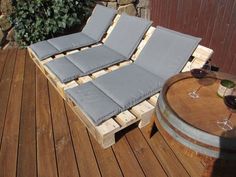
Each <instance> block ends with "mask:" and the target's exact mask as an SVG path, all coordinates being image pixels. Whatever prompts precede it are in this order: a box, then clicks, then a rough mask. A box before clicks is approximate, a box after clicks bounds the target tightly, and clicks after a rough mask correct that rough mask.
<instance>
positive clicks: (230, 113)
mask: <svg viewBox="0 0 236 177" xmlns="http://www.w3.org/2000/svg"><path fill="white" fill-rule="evenodd" d="M232 114H233V113H232V111H229V116H228V118H227V119H226V122H228V121H229V120H230V119H231V116H232Z"/></svg>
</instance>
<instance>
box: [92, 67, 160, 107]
mask: <svg viewBox="0 0 236 177" xmlns="http://www.w3.org/2000/svg"><path fill="white" fill-rule="evenodd" d="M92 83H93V84H94V85H96V86H97V87H98V88H99V89H100V90H102V91H103V92H104V93H105V94H106V95H107V96H109V97H110V98H111V99H112V100H114V101H115V102H116V103H117V104H119V105H120V107H121V108H122V110H126V109H128V108H130V107H132V106H134V105H136V104H137V103H139V102H141V101H143V100H144V99H146V98H148V97H150V96H151V95H153V94H155V93H157V92H158V91H160V89H161V87H162V85H163V83H164V80H163V79H161V78H159V77H158V76H155V75H154V74H152V73H151V72H149V71H146V70H145V69H143V68H141V67H140V66H138V65H136V64H130V65H128V66H126V67H123V68H121V69H119V70H116V71H114V72H112V73H109V74H105V75H103V76H101V77H99V78H97V79H95V80H93V81H92Z"/></svg>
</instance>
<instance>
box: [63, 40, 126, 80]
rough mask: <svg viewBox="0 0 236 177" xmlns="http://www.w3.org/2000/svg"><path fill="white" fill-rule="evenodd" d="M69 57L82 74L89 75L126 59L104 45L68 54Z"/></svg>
mask: <svg viewBox="0 0 236 177" xmlns="http://www.w3.org/2000/svg"><path fill="white" fill-rule="evenodd" d="M67 58H68V59H69V60H70V61H71V62H72V63H73V64H74V65H76V66H77V67H78V68H79V69H80V70H81V71H82V72H83V74H82V75H81V76H83V75H88V74H90V73H92V72H95V71H98V70H100V69H102V68H105V67H107V66H110V65H113V64H115V63H118V62H121V61H123V60H125V59H126V58H125V57H124V56H122V55H120V54H119V53H117V52H116V51H114V50H112V49H109V48H107V47H106V46H104V45H100V46H97V47H93V48H90V49H87V50H83V51H80V52H77V53H74V54H71V55H68V56H67Z"/></svg>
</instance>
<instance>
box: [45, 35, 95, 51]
mask: <svg viewBox="0 0 236 177" xmlns="http://www.w3.org/2000/svg"><path fill="white" fill-rule="evenodd" d="M48 42H49V43H50V44H51V45H52V46H54V47H55V48H56V49H57V50H58V51H60V52H64V51H66V50H72V49H76V48H80V47H83V46H88V45H91V44H94V43H97V42H98V41H95V40H94V39H92V38H91V37H89V36H87V35H86V34H84V33H82V32H79V33H74V34H69V35H65V36H61V37H56V38H52V39H49V40H48Z"/></svg>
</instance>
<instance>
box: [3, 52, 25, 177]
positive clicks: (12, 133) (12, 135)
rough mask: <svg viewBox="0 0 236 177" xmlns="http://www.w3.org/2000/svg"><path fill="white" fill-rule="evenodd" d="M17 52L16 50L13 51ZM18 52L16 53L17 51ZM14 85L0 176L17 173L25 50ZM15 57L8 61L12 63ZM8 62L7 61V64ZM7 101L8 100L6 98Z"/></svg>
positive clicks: (4, 134)
mask: <svg viewBox="0 0 236 177" xmlns="http://www.w3.org/2000/svg"><path fill="white" fill-rule="evenodd" d="M11 52H12V53H15V52H16V51H15V50H14V51H11ZM15 54H16V53H15ZM17 55H18V57H17V60H16V65H15V68H14V67H13V68H14V75H13V80H12V83H11V84H12V87H11V91H10V97H9V102H8V109H7V112H6V120H5V126H4V131H3V137H2V145H1V149H0V176H1V177H14V176H15V175H16V166H17V151H18V138H19V124H20V115H21V101H22V100H21V99H22V90H23V80H24V68H25V51H24V50H23V51H19V50H18V52H17ZM14 60H15V58H11V59H9V58H8V60H7V61H6V62H9V63H11V62H12V61H14ZM7 65H8V63H6V66H7ZM5 101H6V100H5Z"/></svg>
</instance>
